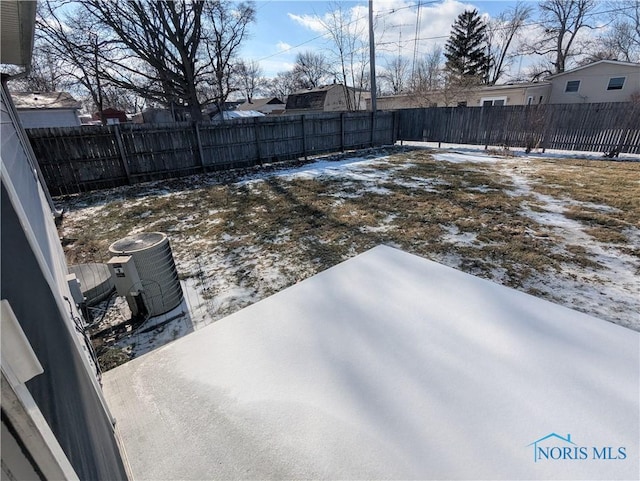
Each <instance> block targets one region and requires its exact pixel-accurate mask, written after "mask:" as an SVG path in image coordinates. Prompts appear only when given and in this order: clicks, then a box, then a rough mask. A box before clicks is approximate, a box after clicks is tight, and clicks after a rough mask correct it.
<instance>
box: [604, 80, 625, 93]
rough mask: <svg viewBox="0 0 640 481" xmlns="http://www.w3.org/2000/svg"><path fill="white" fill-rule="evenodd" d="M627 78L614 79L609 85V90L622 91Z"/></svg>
mask: <svg viewBox="0 0 640 481" xmlns="http://www.w3.org/2000/svg"><path fill="white" fill-rule="evenodd" d="M625 78H626V77H612V78H610V79H609V85H607V90H622V87H624V80H625Z"/></svg>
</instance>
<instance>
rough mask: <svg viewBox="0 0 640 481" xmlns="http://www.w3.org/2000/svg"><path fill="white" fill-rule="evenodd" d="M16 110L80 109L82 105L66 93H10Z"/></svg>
mask: <svg viewBox="0 0 640 481" xmlns="http://www.w3.org/2000/svg"><path fill="white" fill-rule="evenodd" d="M11 98H12V99H13V102H14V104H15V106H16V109H80V108H82V104H81V103H80V102H78V101H77V100H76V99H75V98H73V96H72V95H71V94H70V93H68V92H12V93H11Z"/></svg>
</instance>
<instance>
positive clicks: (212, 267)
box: [58, 145, 640, 356]
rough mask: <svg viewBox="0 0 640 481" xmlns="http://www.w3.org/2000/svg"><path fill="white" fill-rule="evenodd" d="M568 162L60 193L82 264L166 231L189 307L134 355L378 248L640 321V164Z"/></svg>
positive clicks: (148, 336)
mask: <svg viewBox="0 0 640 481" xmlns="http://www.w3.org/2000/svg"><path fill="white" fill-rule="evenodd" d="M504 154H507V155H504ZM567 157H569V155H562V154H557V153H556V154H552V155H549V154H546V155H543V154H530V155H526V154H524V153H522V152H519V153H515V155H514V153H511V152H500V151H490V152H489V153H487V152H484V151H482V150H474V149H470V148H468V147H464V148H461V147H457V148H448V149H434V148H429V149H425V148H420V146H416V145H414V146H406V145H405V146H404V147H400V146H396V147H389V148H387V149H377V150H372V151H366V152H357V153H352V154H350V155H340V156H332V157H327V158H321V159H316V160H315V161H313V162H310V163H306V164H300V163H298V164H289V165H287V166H283V167H276V166H268V167H267V168H266V169H259V170H258V169H256V170H251V171H245V172H242V173H234V174H225V175H213V174H212V175H202V176H194V177H189V178H186V179H179V180H175V181H167V182H155V183H149V184H144V185H139V186H134V187H129V188H121V189H114V190H109V191H102V192H96V193H91V194H83V195H78V196H73V197H70V198H67V199H58V200H59V203H60V204H61V206H63V207H64V208H65V210H66V214H65V217H64V221H63V223H62V226H61V228H60V229H61V237H62V238H63V244H64V245H65V249H66V251H67V255H68V258H69V261H70V263H80V262H92V261H103V262H104V261H106V260H107V259H108V255H107V252H106V251H107V247H108V245H109V244H110V243H111V242H113V241H115V240H117V239H119V238H121V237H124V236H126V235H129V234H132V233H136V232H143V231H162V232H166V233H167V234H168V235H169V237H170V239H171V243H172V248H173V252H174V257H175V260H176V264H177V267H178V272H179V273H180V276H181V279H182V283H183V289H184V292H185V298H186V305H187V306H188V308H189V310H190V312H189V313H188V314H187V313H185V314H184V315H180V312H177V313H172V314H171V315H170V316H168V317H174V319H172V320H171V321H170V322H163V323H162V325H161V326H160V327H158V328H157V329H152V328H150V326H149V325H143V326H142V328H141V329H139V330H138V331H137V332H136V333H134V334H132V335H130V336H128V337H125V338H123V339H121V340H120V341H118V343H117V345H116V347H119V348H122V349H124V350H125V352H126V353H127V354H128V355H132V356H136V355H139V354H141V353H144V352H147V351H149V350H150V349H153V348H155V347H157V346H158V345H161V344H163V343H165V342H167V341H169V340H171V339H174V338H177V337H179V336H182V335H184V334H185V333H187V332H189V331H191V330H193V329H199V328H200V327H202V326H204V325H207V324H209V323H211V322H214V321H215V320H217V319H220V318H222V317H224V316H226V315H228V314H230V313H232V312H234V311H237V310H238V309H241V308H242V307H245V306H247V305H249V304H252V303H254V302H256V301H258V300H260V299H262V298H264V297H266V296H268V295H270V294H273V293H275V292H277V291H279V290H281V289H283V288H285V287H287V286H290V285H292V284H294V283H296V282H298V281H300V280H302V279H305V278H307V277H310V276H312V275H314V274H315V273H317V272H319V271H322V270H324V269H327V268H328V267H331V266H333V265H335V264H338V263H339V262H341V261H343V260H346V259H348V258H350V257H353V256H354V255H356V254H358V253H361V252H364V251H365V250H367V249H369V248H371V247H373V246H375V245H378V244H387V245H391V246H394V247H398V248H400V249H403V250H405V251H408V252H411V253H415V254H418V255H420V256H423V257H426V258H428V259H431V260H434V261H437V262H440V263H442V264H445V265H448V266H451V267H454V268H457V269H460V270H463V271H465V272H468V273H471V274H474V275H478V276H480V277H483V278H487V279H490V280H493V281H495V282H498V283H501V284H504V285H507V286H510V287H514V288H516V289H518V290H521V291H524V292H528V293H531V294H533V295H536V296H539V297H542V298H545V299H548V300H551V301H553V302H556V303H559V304H562V305H564V306H567V307H569V308H572V309H576V310H579V311H582V312H586V313H588V314H591V315H593V316H596V317H599V318H602V319H605V320H607V321H610V322H614V323H616V324H620V325H622V326H626V327H629V328H631V329H634V330H640V314H639V313H640V162H637V160H638V159H637V158H636V159H633V158H629V160H631V161H630V162H612V161H604V160H602V159H601V158H598V156H597V155H593V156H591V158H588V157H589V156H587V158H585V157H584V156H582V158H567ZM634 160H635V161H636V162H634ZM460 302H464V298H463V297H461V299H460ZM111 306H112V307H111V311H112V312H111V314H110V315H111V316H113V313H114V312H115V315H116V317H117V316H121V317H126V316H127V314H128V313H127V309H126V303H124V302H123V301H122V300H116V301H115V302H113V301H112V302H111ZM183 310H184V309H183ZM143 331H144V332H143Z"/></svg>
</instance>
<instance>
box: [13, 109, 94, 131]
mask: <svg viewBox="0 0 640 481" xmlns="http://www.w3.org/2000/svg"><path fill="white" fill-rule="evenodd" d="M18 117H20V122H22V126H23V127H24V128H25V129H35V128H40V127H76V126H78V125H82V123H81V122H80V118H79V117H78V113H77V111H76V110H66V109H60V110H45V109H33V110H22V109H20V110H18Z"/></svg>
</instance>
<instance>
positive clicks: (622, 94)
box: [549, 63, 640, 104]
mask: <svg viewBox="0 0 640 481" xmlns="http://www.w3.org/2000/svg"><path fill="white" fill-rule="evenodd" d="M612 77H626V80H625V82H624V86H623V88H622V89H621V90H607V86H608V85H609V79H611V78H612ZM571 80H579V81H580V87H579V89H578V91H577V92H565V90H566V86H567V82H568V81H571ZM551 83H552V88H551V99H550V101H549V103H552V104H575V103H598V102H628V101H629V100H631V95H633V94H634V93H636V94H640V65H639V66H632V65H615V64H608V63H603V64H598V65H594V66H592V67H587V68H584V69H581V70H578V71H577V72H572V73H567V74H565V75H559V76H558V77H555V78H552V79H551Z"/></svg>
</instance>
